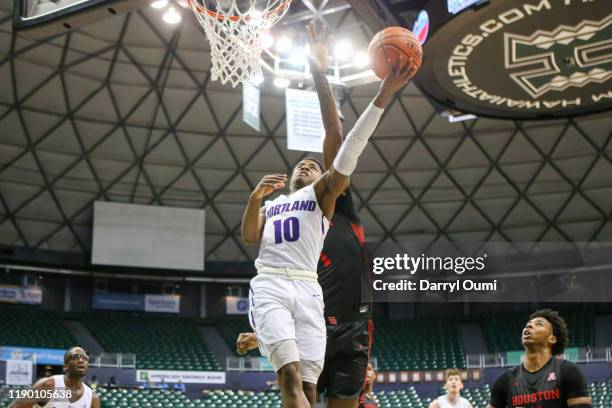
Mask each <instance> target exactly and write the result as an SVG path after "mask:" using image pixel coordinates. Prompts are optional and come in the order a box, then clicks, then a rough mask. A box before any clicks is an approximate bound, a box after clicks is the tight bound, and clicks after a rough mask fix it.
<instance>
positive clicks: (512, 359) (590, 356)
mask: <svg viewBox="0 0 612 408" xmlns="http://www.w3.org/2000/svg"><path fill="white" fill-rule="evenodd" d="M522 357H523V352H522V351H508V352H505V351H504V352H500V353H491V354H468V355H467V356H466V366H467V368H488V367H509V366H515V365H517V364H520V363H521V362H522ZM562 357H563V358H564V359H566V360H569V361H572V362H574V363H587V364H588V363H597V362H601V363H612V348H611V347H600V348H586V347H580V348H571V349H567V350H566V352H565V354H563V356H562Z"/></svg>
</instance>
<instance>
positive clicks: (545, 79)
mask: <svg viewBox="0 0 612 408" xmlns="http://www.w3.org/2000/svg"><path fill="white" fill-rule="evenodd" d="M504 55H505V67H506V70H508V73H509V75H510V77H511V78H512V79H513V80H514V82H516V83H517V84H518V85H519V86H520V87H521V88H522V89H523V90H524V91H525V92H526V93H527V94H529V96H531V97H532V98H539V97H541V96H543V95H545V94H547V93H549V92H551V91H557V92H561V91H564V90H566V89H568V88H570V87H576V88H582V87H585V86H587V85H589V84H593V83H597V84H602V83H604V82H606V81H607V80H608V79H610V78H612V14H610V15H609V16H607V17H605V18H603V19H602V20H600V21H591V20H583V21H582V22H581V23H580V24H578V25H575V26H566V25H560V26H559V27H557V28H556V29H555V30H552V31H545V30H537V31H536V32H534V33H533V34H531V35H529V36H524V35H519V34H514V33H504Z"/></svg>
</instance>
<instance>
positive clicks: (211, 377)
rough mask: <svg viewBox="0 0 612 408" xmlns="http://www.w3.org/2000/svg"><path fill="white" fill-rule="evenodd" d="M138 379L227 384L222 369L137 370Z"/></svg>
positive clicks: (168, 382) (157, 381)
mask: <svg viewBox="0 0 612 408" xmlns="http://www.w3.org/2000/svg"><path fill="white" fill-rule="evenodd" d="M136 381H138V382H149V383H161V382H164V383H166V384H176V383H179V382H181V383H183V384H225V373H224V372H222V371H167V370H136Z"/></svg>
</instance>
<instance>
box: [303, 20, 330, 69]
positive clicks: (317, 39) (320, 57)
mask: <svg viewBox="0 0 612 408" xmlns="http://www.w3.org/2000/svg"><path fill="white" fill-rule="evenodd" d="M306 32H307V33H308V43H309V44H310V55H309V61H310V69H311V70H313V71H319V72H325V71H326V70H327V67H328V66H329V57H328V53H329V52H328V49H327V46H328V44H329V39H330V36H329V33H328V31H327V26H326V25H323V26H322V27H321V31H320V32H317V26H316V24H315V22H314V21H312V22H310V24H308V25H307V26H306Z"/></svg>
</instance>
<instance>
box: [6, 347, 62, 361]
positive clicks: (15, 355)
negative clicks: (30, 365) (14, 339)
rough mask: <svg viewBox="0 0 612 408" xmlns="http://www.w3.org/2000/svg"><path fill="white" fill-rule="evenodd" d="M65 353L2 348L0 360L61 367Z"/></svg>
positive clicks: (29, 348)
mask: <svg viewBox="0 0 612 408" xmlns="http://www.w3.org/2000/svg"><path fill="white" fill-rule="evenodd" d="M65 352H66V350H61V349H44V348H35V347H11V346H2V347H0V360H2V361H9V360H32V361H35V362H36V364H49V365H63V364H64V353H65Z"/></svg>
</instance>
